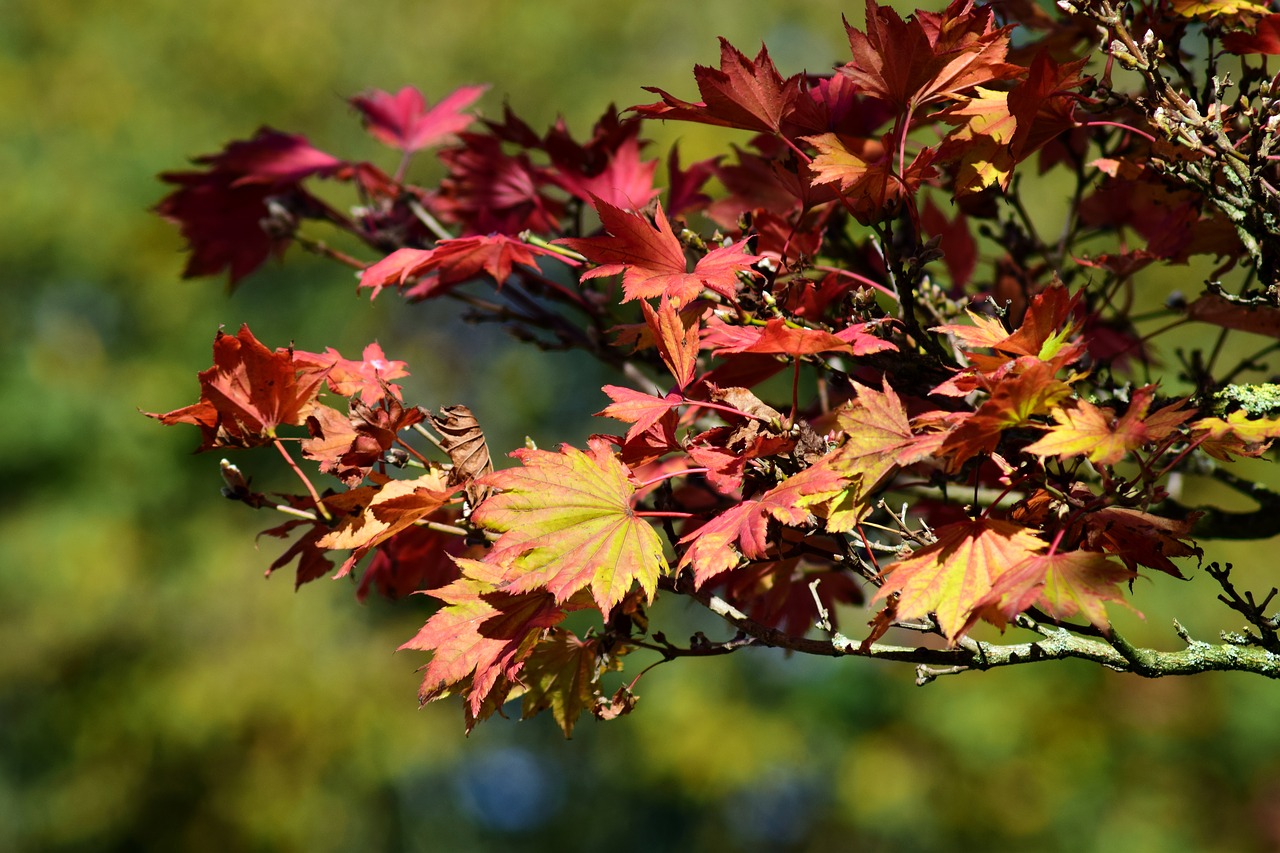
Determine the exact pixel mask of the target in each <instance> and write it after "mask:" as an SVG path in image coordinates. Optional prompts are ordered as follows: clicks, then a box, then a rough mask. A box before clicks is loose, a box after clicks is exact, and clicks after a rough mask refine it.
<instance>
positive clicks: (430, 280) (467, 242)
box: [359, 234, 555, 299]
mask: <svg viewBox="0 0 1280 853" xmlns="http://www.w3.org/2000/svg"><path fill="white" fill-rule="evenodd" d="M536 255H550V256H552V257H555V253H554V252H551V251H548V250H546V249H543V248H541V247H539V246H532V245H529V244H528V243H524V242H522V241H520V240H516V239H513V238H511V237H508V236H506V235H503V234H490V235H486V236H473V237H457V238H454V239H452V240H441V241H440V242H438V243H436V244H435V246H433V247H432V248H430V249H397V250H396V251H394V252H392V253H391V254H390V255H387V256H386V257H385V258H383V259H382V260H380V261H378V262H377V263H376V264H374V265H373V266H371V267H368V268H367V269H365V271H364V272H363V273H361V274H360V284H359V287H368V288H370V289H372V291H373V292H372V293H371V294H370V298H371V299H372V298H374V297H376V296H377V295H378V294H379V293H381V292H382V288H384V287H388V286H391V285H396V286H399V287H405V286H406V285H408V284H409V282H410V281H412V280H413V279H415V278H421V281H419V282H418V283H417V284H415V285H413V286H412V287H410V288H409V289H408V290H407V291H406V292H405V295H406V296H407V297H410V298H413V299H426V298H428V297H431V296H437V295H439V294H441V293H444V292H445V291H446V290H448V289H449V288H450V287H453V286H454V285H456V284H463V283H465V282H468V281H472V280H474V279H476V278H478V277H479V275H480V274H481V273H482V272H483V273H487V274H488V275H490V276H491V277H492V278H493V280H494V282H495V283H496V284H497V285H498V286H499V287H501V286H502V285H503V284H504V283H505V282H506V280H507V279H509V278H510V277H511V273H512V270H513V268H514V267H515V265H516V264H522V265H524V266H526V267H530V268H532V269H535V270H537V269H539V267H538V261H537V258H536V257H535V256H536Z"/></svg>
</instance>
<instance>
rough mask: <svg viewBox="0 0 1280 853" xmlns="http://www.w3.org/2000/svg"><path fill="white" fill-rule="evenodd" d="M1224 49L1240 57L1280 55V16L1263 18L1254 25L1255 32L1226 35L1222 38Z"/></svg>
mask: <svg viewBox="0 0 1280 853" xmlns="http://www.w3.org/2000/svg"><path fill="white" fill-rule="evenodd" d="M1222 49H1223V50H1225V51H1227V52H1228V53H1234V54H1236V55H1238V56H1239V55H1243V54H1246V53H1262V54H1267V55H1270V56H1275V55H1277V54H1280V15H1267V16H1265V17H1263V18H1262V19H1261V20H1260V21H1258V22H1257V23H1256V24H1254V25H1253V32H1248V31H1245V32H1238V33H1226V34H1225V35H1223V36H1222Z"/></svg>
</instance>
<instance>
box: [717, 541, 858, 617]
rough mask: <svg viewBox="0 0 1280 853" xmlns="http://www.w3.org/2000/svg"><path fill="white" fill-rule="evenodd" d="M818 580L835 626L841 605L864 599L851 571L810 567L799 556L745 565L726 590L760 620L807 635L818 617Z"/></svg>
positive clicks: (731, 579) (730, 576) (731, 576)
mask: <svg viewBox="0 0 1280 853" xmlns="http://www.w3.org/2000/svg"><path fill="white" fill-rule="evenodd" d="M815 582H816V583H817V588H816V595H817V597H818V601H821V602H822V606H823V607H825V608H826V609H827V613H828V618H829V619H830V621H831V626H832V627H833V628H835V627H837V624H838V623H837V619H836V608H837V607H838V606H840V605H846V604H858V603H861V602H862V600H863V598H862V588H861V587H860V586H859V585H858V582H857V581H856V580H854V578H853V576H852V575H851V574H850V573H849V572H846V571H832V570H830V569H815V568H813V567H807V566H805V565H804V563H803V561H802V560H801V559H800V558H798V557H792V558H790V559H786V560H776V561H768V562H762V563H753V564H751V565H748V566H744V567H743V568H741V569H739V570H738V571H736V572H734V573H733V574H732V575H729V576H728V578H727V580H726V581H725V594H726V597H728V599H729V600H730V601H734V602H739V604H738V606H739V607H741V608H742V609H743V610H744V611H746V613H747V615H749V616H750V617H751V618H752V619H754V620H756V621H757V622H760V623H763V624H765V625H770V626H772V627H774V628H778V629H779V630H781V631H783V632H784V633H787V634H790V635H791V636H793V637H803V636H804V635H805V634H806V633H807V632H808V631H809V629H810V628H812V627H813V625H814V623H815V622H816V621H817V619H818V607H817V604H816V603H815V602H814V595H815V591H814V589H812V588H811V585H812V584H814V583H815Z"/></svg>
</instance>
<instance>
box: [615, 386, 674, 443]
mask: <svg viewBox="0 0 1280 853" xmlns="http://www.w3.org/2000/svg"><path fill="white" fill-rule="evenodd" d="M603 390H604V393H606V394H608V395H609V398H610V399H611V400H613V402H612V403H610V404H609V405H608V406H606V407H605V408H604V410H603V411H599V412H596V415H598V416H603V417H608V418H613V419H615V420H619V421H622V422H623V423H629V424H631V429H629V430H627V437H626V440H627V441H631V440H632V439H634V438H635V437H636V436H638V435H640V434H641V433H643V432H644V431H645V430H647V429H649V428H650V427H652V426H653V425H654V424H656V423H657V422H658V421H660V420H662V417H663V415H665V414H666V413H667V412H669V411H671V410H672V409H674V408H676V407H677V406H680V405H681V404H683V403H684V395H683V394H681V393H679V392H678V391H672V392H671V393H669V394H667V395H666V396H665V397H655V396H653V395H652V394H645V393H644V392H643V391H633V390H632V389H630V388H624V387H622V386H619V385H606V386H604V388H603Z"/></svg>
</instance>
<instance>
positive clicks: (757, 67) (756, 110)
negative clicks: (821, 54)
mask: <svg viewBox="0 0 1280 853" xmlns="http://www.w3.org/2000/svg"><path fill="white" fill-rule="evenodd" d="M693 76H694V79H696V80H697V81H698V92H699V94H701V95H702V98H703V100H702V102H701V103H690V102H689V101H682V100H680V99H679V98H676V97H673V96H671V95H669V94H668V93H666V92H665V91H663V90H662V89H659V88H656V87H653V86H645V87H644V89H645V91H646V92H653V93H654V94H655V95H659V96H660V97H661V98H662V101H661V102H660V103H656V104H646V105H643V106H636V107H632V109H633V110H635V112H636V113H638V114H639V115H641V116H643V117H645V118H661V119H673V120H677V121H696V122H702V123H703V124H714V125H719V126H721V127H737V128H742V129H743V130H755V131H763V132H765V133H776V132H778V131H780V130H781V129H782V127H783V124H784V123H785V122H789V121H790V122H794V123H797V124H799V125H800V126H801V127H803V128H806V129H807V128H813V129H817V128H820V127H822V125H823V122H822V120H821V118H820V116H819V114H818V112H817V109H816V106H815V104H814V102H813V101H812V100H811V99H810V98H808V97H807V96H805V95H804V94H802V92H801V86H802V83H803V77H802V76H801V75H799V74H796V75H793V76H791V77H788V78H786V79H785V80H784V79H783V77H782V75H781V74H779V73H778V69H777V68H776V67H775V66H774V64H773V60H772V59H770V58H769V51H768V50H767V49H766V48H765V47H764V46H761V48H760V53H759V54H757V55H756V58H755V59H754V60H752V59H748V58H747V56H746V55H745V54H744V53H742V52H741V51H740V50H738V49H737V48H736V47H734V46H733V45H731V44H729V42H728V41H727V40H725V39H723V38H722V39H720V69H719V70H716V69H714V68H708V67H706V66H703V65H697V66H695V67H694V69H693Z"/></svg>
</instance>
